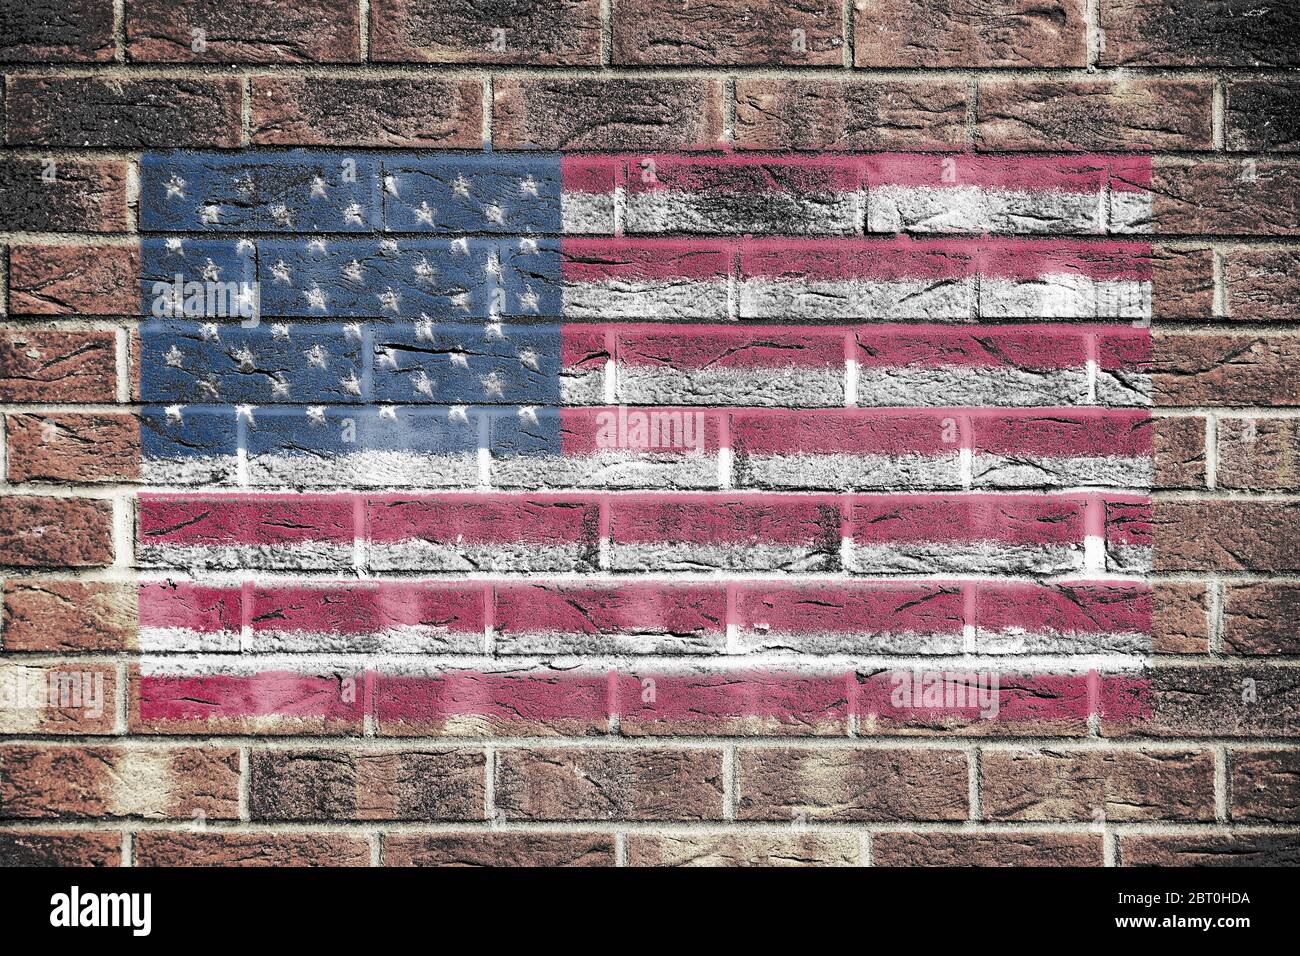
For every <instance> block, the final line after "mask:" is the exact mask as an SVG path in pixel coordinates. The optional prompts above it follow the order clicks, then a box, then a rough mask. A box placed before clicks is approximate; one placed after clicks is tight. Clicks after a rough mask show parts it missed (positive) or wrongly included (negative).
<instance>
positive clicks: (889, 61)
mask: <svg viewBox="0 0 1300 956" xmlns="http://www.w3.org/2000/svg"><path fill="white" fill-rule="evenodd" d="M853 6H854V11H855V12H854V16H853V27H854V43H853V55H854V62H855V63H856V65H858V66H866V67H893V66H904V67H922V68H932V67H994V66H1000V67H1030V66H1086V65H1087V63H1088V44H1087V26H1086V24H1085V23H1084V18H1083V14H1084V2H1083V0H1046V2H1037V0H992V2H984V3H980V2H974V3H972V2H969V0H856V2H855V3H854V5H853Z"/></svg>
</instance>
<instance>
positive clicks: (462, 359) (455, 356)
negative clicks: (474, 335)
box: [447, 352, 469, 368]
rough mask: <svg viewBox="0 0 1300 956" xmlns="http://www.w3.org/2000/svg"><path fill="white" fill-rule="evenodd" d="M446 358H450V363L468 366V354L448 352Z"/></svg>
mask: <svg viewBox="0 0 1300 956" xmlns="http://www.w3.org/2000/svg"><path fill="white" fill-rule="evenodd" d="M447 358H448V359H450V360H451V364H452V365H458V366H460V367H461V368H469V356H468V355H466V354H465V353H464V352H448V353H447Z"/></svg>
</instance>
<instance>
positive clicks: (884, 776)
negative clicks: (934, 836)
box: [736, 748, 969, 822]
mask: <svg viewBox="0 0 1300 956" xmlns="http://www.w3.org/2000/svg"><path fill="white" fill-rule="evenodd" d="M736 759H737V771H736V787H737V796H738V804H737V809H736V814H737V816H738V817H739V818H740V819H742V820H780V821H783V822H791V821H794V822H802V821H804V820H855V821H863V820H868V821H881V820H965V819H966V818H967V815H968V811H969V780H968V775H967V769H966V755H965V754H963V753H960V752H959V751H955V750H949V751H945V750H880V749H870V750H868V749H859V748H855V749H852V750H849V749H845V748H835V749H833V750H801V749H795V748H781V749H768V748H763V749H752V750H751V749H744V750H741V751H740V753H739V754H738V755H737V758H736Z"/></svg>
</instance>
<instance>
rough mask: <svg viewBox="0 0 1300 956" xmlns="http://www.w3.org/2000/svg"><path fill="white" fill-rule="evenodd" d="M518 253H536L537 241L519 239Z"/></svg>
mask: <svg viewBox="0 0 1300 956" xmlns="http://www.w3.org/2000/svg"><path fill="white" fill-rule="evenodd" d="M519 251H520V252H524V253H529V254H531V253H534V252H536V251H537V240H536V239H520V240H519Z"/></svg>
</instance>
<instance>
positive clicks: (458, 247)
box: [451, 236, 469, 255]
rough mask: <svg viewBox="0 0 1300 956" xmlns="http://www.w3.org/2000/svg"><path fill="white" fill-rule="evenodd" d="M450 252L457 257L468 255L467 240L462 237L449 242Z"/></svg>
mask: <svg viewBox="0 0 1300 956" xmlns="http://www.w3.org/2000/svg"><path fill="white" fill-rule="evenodd" d="M451 251H452V252H454V253H456V254H457V255H469V240H468V239H467V238H465V237H464V236H461V237H460V238H459V239H453V240H452V241H451Z"/></svg>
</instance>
